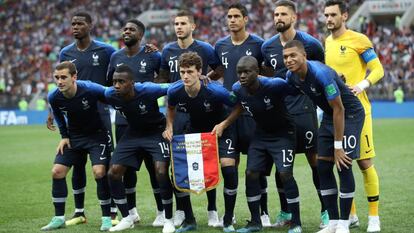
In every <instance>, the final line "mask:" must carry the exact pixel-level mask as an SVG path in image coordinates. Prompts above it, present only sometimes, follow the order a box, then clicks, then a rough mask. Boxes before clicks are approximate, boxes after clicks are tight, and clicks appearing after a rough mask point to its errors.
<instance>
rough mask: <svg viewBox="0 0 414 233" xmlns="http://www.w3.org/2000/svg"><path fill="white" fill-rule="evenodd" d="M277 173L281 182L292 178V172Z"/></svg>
mask: <svg viewBox="0 0 414 233" xmlns="http://www.w3.org/2000/svg"><path fill="white" fill-rule="evenodd" d="M279 175H280V180H282V182H283V183H286V182H288V181H289V180H291V179H293V173H292V172H280V173H279Z"/></svg>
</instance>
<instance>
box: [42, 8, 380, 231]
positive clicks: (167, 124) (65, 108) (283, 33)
mask: <svg viewBox="0 0 414 233" xmlns="http://www.w3.org/2000/svg"><path fill="white" fill-rule="evenodd" d="M325 15H326V17H327V27H328V29H329V30H331V32H332V35H331V36H330V37H329V38H328V39H327V45H326V48H327V50H328V49H329V50H332V51H329V52H328V51H326V54H327V55H328V56H332V58H331V59H329V61H328V59H327V60H326V62H327V63H328V64H329V63H331V64H330V65H331V66H332V67H333V68H335V69H336V70H337V71H338V72H340V73H342V74H343V76H344V77H345V79H346V80H347V83H348V85H350V87H351V89H349V88H347V87H346V86H345V85H344V84H343V82H342V81H341V80H340V79H339V78H338V77H337V73H336V72H333V70H331V69H330V68H328V67H327V66H325V65H323V64H322V63H320V62H324V60H325V59H324V57H325V56H324V55H325V53H324V51H323V48H322V45H321V43H320V42H319V41H318V40H316V39H315V38H313V37H312V36H310V35H308V34H307V33H305V32H302V31H297V30H295V29H294V24H295V22H296V7H295V4H294V3H293V2H291V1H288V0H281V1H278V2H276V8H275V10H274V20H275V25H276V29H277V31H278V32H279V33H278V34H277V35H275V36H274V37H272V38H271V39H269V40H268V41H266V42H264V41H263V39H261V38H260V37H258V36H256V35H253V34H250V33H248V32H246V30H245V26H246V24H247V22H248V17H247V10H246V8H245V7H244V6H243V5H241V4H233V5H231V6H229V8H228V12H227V22H228V29H229V31H230V35H229V36H227V37H225V38H223V39H221V40H219V41H218V42H217V43H216V45H215V48H213V47H212V46H211V45H210V44H208V43H205V42H202V41H199V40H195V39H193V37H192V33H193V31H194V30H195V24H194V18H193V16H192V15H191V14H190V13H188V12H186V11H183V12H179V13H178V14H177V16H176V17H175V20H174V28H175V32H176V36H177V41H176V42H172V43H169V44H167V45H166V46H165V47H164V49H163V51H162V54H160V53H159V52H151V51H147V47H146V46H141V44H140V42H141V39H142V37H143V35H144V32H145V27H144V25H143V24H142V23H141V22H139V21H137V20H135V19H132V20H129V21H127V23H126V24H125V25H124V27H123V33H122V38H123V40H124V43H125V45H126V47H125V48H123V49H121V50H119V51H116V52H115V50H114V49H113V48H112V47H111V46H109V45H107V44H104V43H101V42H98V41H95V40H92V39H91V37H90V30H91V27H92V19H91V17H90V15H88V14H87V13H77V14H75V15H74V16H73V17H72V32H73V36H74V37H75V39H76V42H74V43H73V44H71V45H69V46H67V47H65V48H64V49H63V50H62V51H61V53H60V61H62V62H63V61H70V62H71V63H68V62H63V63H61V64H59V65H58V66H57V67H56V70H55V73H54V77H55V80H56V82H57V84H58V87H59V89H58V90H56V91H54V92H51V93H50V94H49V102H50V104H51V107H52V110H53V113H54V115H55V119H56V121H57V123H58V126H59V130H60V132H61V134H62V141H61V142H60V144H59V146H58V155H57V156H56V159H55V165H54V168H53V187H52V196H53V203H54V205H55V217H54V218H53V219H52V221H51V222H50V223H49V224H48V225H47V226H45V227H43V228H42V229H43V230H50V229H56V228H60V227H63V226H65V220H64V206H65V205H64V203H65V200H66V197H67V188H66V181H65V177H66V174H67V172H68V171H69V169H70V168H71V167H72V166H73V167H74V170H73V177H72V186H73V191H74V192H73V193H74V196H75V207H76V209H75V215H74V216H73V218H72V219H71V220H68V221H66V224H67V225H73V224H78V223H83V222H86V217H85V214H84V208H83V201H84V190H85V185H86V178H85V177H86V175H85V163H86V154H88V153H89V154H90V158H91V161H92V165H93V172H94V176H95V179H96V182H97V194H98V199H99V200H100V204H101V207H102V216H103V217H102V225H101V230H110V231H119V230H124V229H128V228H131V227H133V226H134V222H136V221H139V219H140V218H139V215H138V213H137V211H136V207H135V185H136V180H137V178H136V172H135V171H136V170H137V169H139V168H140V165H141V163H142V161H143V160H145V164H146V167H147V170H148V172H149V174H150V177H151V185H152V188H153V191H154V196H155V199H156V202H157V210H158V212H157V217H156V219H155V220H154V223H153V225H154V226H163V232H174V231H175V227H174V225H176V226H177V225H180V228H179V229H177V230H176V231H177V232H185V231H190V230H195V229H196V221H195V218H194V215H193V212H192V208H191V203H190V197H189V194H188V193H182V192H179V191H177V190H175V194H176V195H175V196H176V202H177V211H176V214H175V216H174V218H173V214H172V186H171V182H170V178H169V175H168V167H169V150H168V148H169V146H168V141H166V140H165V139H167V140H170V139H171V137H172V135H173V134H183V133H193V132H209V131H214V132H216V133H217V135H218V136H220V140H219V148H220V150H219V155H220V163H221V168H222V175H223V178H224V190H223V195H224V200H225V214H224V217H223V220H222V221H220V220H219V218H218V214H217V208H216V204H215V202H216V200H215V199H216V191H215V189H214V190H211V191H209V192H207V196H208V207H207V209H208V218H209V223H208V224H209V226H215V227H217V226H222V227H223V231H224V232H234V231H235V229H234V227H233V221H234V213H233V211H234V206H235V201H236V195H237V184H238V175H237V174H238V172H237V163H238V159H239V153H240V152H242V153H245V154H247V155H248V157H247V169H246V196H247V201H248V206H249V210H250V212H251V221H249V223H248V224H247V226H246V227H244V228H241V229H239V230H237V231H238V232H254V231H259V230H260V229H261V228H262V226H270V225H271V224H270V221H269V216H268V210H267V192H266V188H267V182H266V175H269V174H270V170H271V166H269V164H270V165H272V164H273V163H272V161H274V164H276V173H275V177H276V184H277V190H278V193H279V197H280V206H281V211H280V214H279V215H278V217H277V220H276V223H275V226H277V227H281V226H285V225H290V228H289V232H301V231H302V229H301V221H300V212H299V192H298V188H297V185H296V182H295V180H294V178H293V173H292V169H293V162H294V156H295V154H296V153H305V154H306V157H307V159H308V162H309V165H310V167H311V169H312V177H313V182H314V185H315V188H316V190H317V191H318V196H319V199H320V202H321V224H320V227H321V228H322V230H321V232H348V231H349V228H348V227H349V224H350V220H349V217H350V211H351V203H352V200H353V196H354V190H355V184H354V179H353V174H352V159H357V158H359V157H360V153H359V138H360V132H361V128H362V124H363V122H364V118H365V124H364V129H365V130H366V131H367V132H366V133H364V134H363V135H364V136H363V137H365V138H364V139H366V140H362V141H361V145H362V147H361V159H362V160H359V161H363V162H361V163H359V165H360V168H361V169H362V170H363V174H364V172H365V173H367V172H371V174H370V175H369V174H368V175H365V174H364V178H365V181H366V185H365V186H366V190H367V194H368V200H369V203H370V213H369V215H370V218H369V224H368V229H367V231H368V232H376V231H379V230H380V225H379V218H378V196H379V191H378V177H377V175H376V172H375V169H374V168H373V165H372V163H371V159H370V158H371V157H373V156H374V155H375V154H374V150H373V145H372V126H371V124H372V122H371V116H370V106H369V101H368V99H367V97H366V94H365V92H364V89H366V88H367V87H369V85H371V84H373V83H375V82H377V81H378V80H379V79H380V78H381V77H382V74H381V72H382V67H381V64H380V63H379V60H378V58H377V57H376V54H375V52H374V51H373V49H372V45H371V43H370V41H369V40H368V39H367V38H366V37H365V36H363V35H361V34H358V33H356V32H353V31H351V30H347V29H346V28H345V21H346V19H347V9H346V6H345V3H344V2H342V1H327V3H326V7H325ZM328 42H329V44H328ZM188 52H195V53H188ZM182 54H185V55H182ZM197 54H198V55H197ZM181 55H182V56H181ZM355 55H356V56H357V57H356V59H358V60H357V61H358V63H359V64H356V65H355V64H354V63H356V62H357V61H356V60H355ZM333 58H335V59H333ZM340 59H342V60H341V61H336V60H340ZM352 59H354V60H352ZM307 60H316V61H319V62H316V61H307ZM344 61H345V62H344ZM346 62H349V63H346ZM73 64H74V65H73ZM262 64H263V65H262ZM367 64H368V68H369V69H370V70H371V73H370V75H369V76H368V77H367V78H366V79H365V71H366V66H367ZM75 66H76V68H75ZM345 66H346V67H345ZM209 67H210V69H209ZM355 67H360V68H355ZM348 69H353V71H352V72H354V73H352V75H351V73H350V72H348ZM355 69H357V70H355ZM287 70H289V72H287ZM209 71H210V72H209ZM259 73H260V74H263V75H264V76H268V77H280V78H283V79H287V82H286V81H284V80H282V79H280V78H274V79H268V78H264V77H258V75H259ZM361 73H362V75H361ZM156 74H157V75H156ZM201 75H208V77H210V78H211V79H214V80H216V79H220V80H221V81H222V83H223V85H221V84H217V83H216V82H211V83H209V84H207V85H202V84H201V82H200V80H199V79H200V77H201ZM354 76H358V77H354ZM76 77H77V79H78V80H80V79H83V80H90V81H92V82H95V83H98V84H101V85H108V86H109V85H112V84H113V87H111V88H109V89H107V90H106V91H105V89H104V88H103V87H102V86H99V85H95V84H92V83H88V82H82V81H74V80H75V79H76ZM238 81H239V82H238ZM134 82H138V83H137V84H135V85H134ZM144 82H156V83H173V84H172V85H157V84H150V83H144ZM288 83H289V84H291V85H288ZM298 90H300V91H298ZM229 91H232V92H229ZM351 91H352V92H353V93H354V94H358V97H359V98H360V99H361V102H362V104H363V106H364V108H365V117H364V108H362V105H361V103H360V101H358V99H357V98H356V97H355V96H354V95H353V94H352V92H351ZM167 92H168V107H167V116H166V120H165V118H164V116H163V115H162V114H161V113H160V112H159V109H158V105H157V102H156V99H157V98H158V97H160V96H163V95H166V94H167ZM305 94H306V95H305ZM307 95H308V96H310V97H311V98H309V97H307ZM361 96H362V97H361ZM68 98H69V99H71V101H68ZM72 99H73V100H72ZM75 99H76V100H75ZM74 100H75V101H74ZM100 101H102V102H104V103H109V104H110V105H112V106H113V107H114V108H115V110H117V116H116V122H115V123H116V133H115V135H116V140H117V147H116V149H115V151H114V153H113V156H112V159H111V166H110V170H109V172H108V175H109V183H110V189H109V187H108V185H107V182H106V179H107V177H106V169H107V166H108V164H109V157H108V156H109V154H110V149H111V145H110V143H108V142H107V140H106V137H105V135H106V133H107V131H106V130H102V127H101V126H102V125H100V124H101V122H100V121H96V119H98V118H99V117H97V116H98V115H100V116H101V118H99V119H102V122H104V125H106V129H110V121H109V112H108V109H107V108H106V106H105V105H104V104H101V103H100ZM315 104H316V105H318V106H319V107H320V108H321V109H322V110H323V111H324V113H325V114H324V118H323V120H322V123H321V127H320V129H319V134H318V125H317V117H316V111H315V107H314V106H315ZM224 105H226V106H224ZM242 108H243V109H244V111H242ZM96 109H98V111H99V112H100V114H98V113H97V112H96ZM232 109H233V110H232ZM239 115H240V116H239ZM226 116H227V118H226ZM65 118H66V120H67V123H66V122H65ZM367 118H369V119H368V121H367ZM236 119H237V120H236ZM92 122H93V123H92ZM233 122H234V123H233ZM367 123H368V126H367ZM49 127H50V128H53V127H52V125H51V123H50V121H49ZM161 133H162V136H163V137H162V136H161ZM98 149H100V150H98ZM363 152H365V153H363ZM79 154H82V156H76V155H79ZM317 154H319V157H318V156H317ZM362 155H363V156H362ZM269 160H270V163H269ZM367 161H368V162H367ZM333 162H334V163H336V165H337V168H338V171H339V178H340V181H341V183H340V193H339V194H340V195H339V196H340V214H339V211H338V207H337V198H338V189H337V185H336V181H335V177H334V173H333V166H334V163H333ZM372 170H373V171H372ZM372 173H374V175H373V174H372ZM369 177H371V178H372V177H374V178H373V179H370V180H368V179H369ZM372 180H374V181H372ZM368 184H371V187H369V185H368ZM367 186H368V188H367ZM109 190H110V191H111V193H109ZM110 196H111V197H112V198H113V200H114V202H115V203H116V204H117V206H118V209H119V210H120V212H121V214H122V216H123V218H122V220H121V221H120V222H119V223H118V224H117V225H116V226H112V225H113V224H114V225H115V223H116V222H111V218H110V217H109V216H110V212H116V209H115V208H111V207H110V204H111V198H110ZM351 216H353V219H352V220H353V222H354V223H357V218H356V219H355V217H356V215H355V214H353V215H351ZM355 220H356V221H355Z"/></svg>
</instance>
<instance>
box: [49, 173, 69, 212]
mask: <svg viewBox="0 0 414 233" xmlns="http://www.w3.org/2000/svg"><path fill="white" fill-rule="evenodd" d="M67 196H68V187H67V185H66V178H62V179H53V180H52V200H53V205H54V206H55V216H64V215H65V202H66V198H67Z"/></svg>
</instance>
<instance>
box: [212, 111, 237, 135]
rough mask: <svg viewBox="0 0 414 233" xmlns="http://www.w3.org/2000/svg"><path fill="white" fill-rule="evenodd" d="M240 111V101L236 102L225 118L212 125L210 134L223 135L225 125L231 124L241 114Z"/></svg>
mask: <svg viewBox="0 0 414 233" xmlns="http://www.w3.org/2000/svg"><path fill="white" fill-rule="evenodd" d="M242 112H243V107H242V105H241V104H240V103H238V104H237V105H236V106H235V107H234V108H233V110H232V111H231V113H230V115H229V116H228V117H227V118H226V119H224V120H223V121H222V122H220V123H219V124H217V125H215V126H214V128H213V130H212V131H211V134H216V135H217V137H221V135H223V132H224V130H225V129H227V127H229V126H230V125H231V124H233V122H234V121H235V120H236V119H237V118H238V117H239V116H240V115H241V114H242Z"/></svg>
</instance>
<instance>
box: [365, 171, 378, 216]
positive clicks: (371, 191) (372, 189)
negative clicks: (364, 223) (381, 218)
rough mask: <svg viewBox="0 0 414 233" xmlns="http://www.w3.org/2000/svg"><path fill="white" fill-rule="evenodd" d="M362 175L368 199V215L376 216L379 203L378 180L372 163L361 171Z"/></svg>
mask: <svg viewBox="0 0 414 233" xmlns="http://www.w3.org/2000/svg"><path fill="white" fill-rule="evenodd" d="M362 175H363V177H364V187H365V193H366V194H367V199H368V215H369V216H378V205H379V181H378V174H377V170H376V169H375V167H374V165H372V166H371V167H369V168H368V169H366V170H363V171H362Z"/></svg>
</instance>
